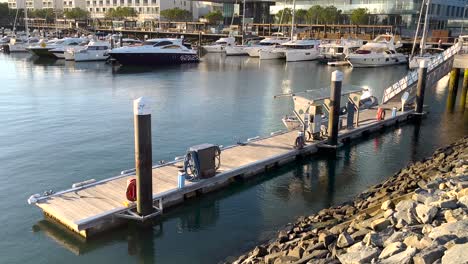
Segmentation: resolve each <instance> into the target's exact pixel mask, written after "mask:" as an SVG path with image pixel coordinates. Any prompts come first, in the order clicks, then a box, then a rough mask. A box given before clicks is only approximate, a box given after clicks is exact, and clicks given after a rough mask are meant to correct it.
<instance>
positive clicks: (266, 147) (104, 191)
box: [37, 102, 413, 237]
mask: <svg viewBox="0 0 468 264" xmlns="http://www.w3.org/2000/svg"><path fill="white" fill-rule="evenodd" d="M393 106H396V107H397V108H398V107H399V104H398V102H391V103H390V104H388V105H385V108H386V109H391V108H392V107H393ZM376 112H377V109H376V108H374V109H369V110H366V111H362V112H360V116H359V119H360V126H359V127H357V128H354V129H350V130H348V129H343V130H341V131H340V133H339V138H340V140H342V139H343V138H347V137H353V136H356V135H360V134H361V133H362V132H364V131H372V129H374V130H375V129H376V128H379V127H381V126H384V125H385V124H387V123H388V124H393V123H394V122H395V121H396V120H399V119H401V120H405V119H406V118H407V116H408V115H409V114H411V113H412V112H413V111H412V110H409V111H407V112H405V113H401V112H398V116H397V117H396V118H391V117H390V116H391V112H389V111H387V113H386V114H387V116H386V120H385V121H383V122H378V121H377V120H375V116H376ZM364 120H365V121H364ZM344 121H345V120H344ZM296 137H297V131H290V132H285V133H280V134H276V135H273V136H270V137H267V138H262V139H255V140H253V141H250V142H247V143H246V144H245V145H236V146H232V147H228V148H225V149H223V151H222V155H221V167H220V170H219V172H218V174H217V176H216V177H214V178H211V179H209V180H205V181H200V182H189V181H186V182H185V186H186V187H185V188H184V189H182V190H181V189H178V188H177V185H178V184H177V180H178V179H177V174H178V171H179V169H180V168H181V167H182V166H183V161H178V162H173V163H168V164H165V165H162V166H157V167H155V168H153V171H152V177H153V198H155V197H161V198H163V203H165V202H168V201H171V200H172V201H174V200H178V201H181V199H182V200H183V196H184V194H186V193H189V192H191V191H195V190H202V191H203V192H205V191H204V190H205V189H210V188H211V189H216V188H219V186H221V185H225V184H227V183H229V182H230V181H229V179H230V178H232V177H234V176H236V175H241V174H243V173H248V174H252V175H253V174H256V173H258V172H261V171H263V170H264V169H265V167H266V166H271V165H273V164H275V163H279V162H282V163H285V161H286V162H287V161H291V160H292V159H294V158H295V156H296V155H297V154H295V153H299V152H298V151H296V150H294V141H295V139H296ZM319 143H320V142H319V141H314V142H312V143H309V144H308V147H307V148H306V149H304V151H303V152H307V153H311V152H315V151H316V149H317V147H316V146H317V145H318V144H319ZM131 177H135V175H122V176H117V177H114V178H111V179H106V180H103V181H101V182H98V183H95V184H92V185H89V186H85V187H83V188H81V189H79V190H75V191H69V192H65V193H62V194H58V195H54V196H52V197H49V198H47V199H45V200H42V201H39V202H38V203H37V205H38V206H39V207H40V208H41V209H43V210H44V212H45V214H46V215H48V216H50V217H52V218H54V219H56V220H58V221H59V222H61V223H62V224H64V225H65V226H67V227H68V228H69V229H71V230H73V231H75V232H77V233H79V234H80V235H82V236H85V237H86V236H87V235H88V234H87V232H86V230H87V229H89V228H93V227H95V226H99V228H102V229H105V227H101V226H103V225H105V224H106V223H107V222H111V221H113V220H109V216H112V215H113V214H115V213H117V212H120V211H122V210H125V208H126V207H125V206H124V203H125V201H126V197H125V191H126V183H127V180H128V179H129V178H131ZM205 183H206V184H205ZM165 199H166V200H165ZM106 219H107V220H106ZM112 219H113V218H112Z"/></svg>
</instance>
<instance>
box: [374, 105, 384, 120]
mask: <svg viewBox="0 0 468 264" xmlns="http://www.w3.org/2000/svg"><path fill="white" fill-rule="evenodd" d="M376 119H377V120H378V121H381V120H384V119H385V109H383V108H381V107H379V108H378V109H377V116H376Z"/></svg>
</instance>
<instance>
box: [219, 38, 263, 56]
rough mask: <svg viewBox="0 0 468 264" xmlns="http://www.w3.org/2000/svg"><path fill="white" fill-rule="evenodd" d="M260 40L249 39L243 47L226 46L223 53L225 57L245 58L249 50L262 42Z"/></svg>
mask: <svg viewBox="0 0 468 264" xmlns="http://www.w3.org/2000/svg"><path fill="white" fill-rule="evenodd" d="M262 39H263V38H261V39H251V40H248V41H247V43H246V44H244V45H235V46H226V48H225V49H224V51H225V52H226V56H244V55H245V56H247V55H249V52H248V51H249V49H250V48H253V47H258V46H259V45H258V43H259V42H260V41H261V40H262Z"/></svg>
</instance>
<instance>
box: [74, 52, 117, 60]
mask: <svg viewBox="0 0 468 264" xmlns="http://www.w3.org/2000/svg"><path fill="white" fill-rule="evenodd" d="M108 58H109V54H108V53H107V52H106V53H102V52H100V53H91V52H75V61H76V62H80V61H105V60H107V59H108Z"/></svg>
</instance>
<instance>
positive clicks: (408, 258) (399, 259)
mask: <svg viewBox="0 0 468 264" xmlns="http://www.w3.org/2000/svg"><path fill="white" fill-rule="evenodd" d="M416 253H417V249H416V248H413V247H408V248H407V249H406V250H405V251H402V252H400V253H398V254H395V255H393V256H391V257H389V258H386V259H383V260H382V261H381V262H380V263H381V264H395V263H397V264H410V263H412V261H413V257H414V255H416Z"/></svg>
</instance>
